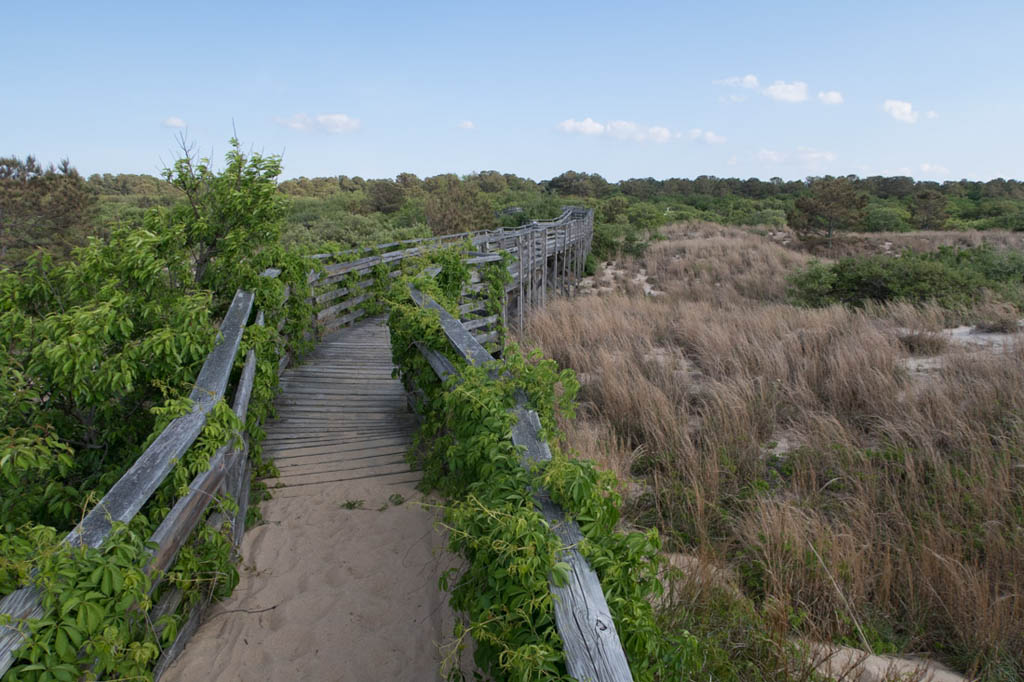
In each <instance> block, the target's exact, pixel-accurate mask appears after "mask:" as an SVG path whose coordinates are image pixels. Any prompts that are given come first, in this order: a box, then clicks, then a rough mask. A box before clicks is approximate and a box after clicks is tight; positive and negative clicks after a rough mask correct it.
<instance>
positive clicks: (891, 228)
mask: <svg viewBox="0 0 1024 682" xmlns="http://www.w3.org/2000/svg"><path fill="white" fill-rule="evenodd" d="M864 230H865V231H867V232H908V231H909V230H910V212H909V211H907V209H905V208H903V207H902V206H899V207H897V206H890V205H886V204H877V203H872V204H870V205H869V206H868V215H867V220H866V221H865V223H864Z"/></svg>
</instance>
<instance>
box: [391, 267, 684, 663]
mask: <svg viewBox="0 0 1024 682" xmlns="http://www.w3.org/2000/svg"><path fill="white" fill-rule="evenodd" d="M435 262H438V263H440V264H442V269H441V272H440V273H439V274H438V276H437V280H438V281H433V280H431V279H430V278H428V277H423V276H421V277H416V278H406V279H405V280H404V281H401V282H398V283H396V284H395V286H393V287H392V289H391V293H390V296H389V305H390V309H391V313H390V316H389V325H390V328H391V335H392V351H393V357H394V362H395V365H396V367H397V368H398V370H397V371H398V372H400V374H401V376H402V378H403V381H404V382H405V383H406V386H407V388H409V389H411V390H413V391H415V392H418V393H419V395H421V396H422V399H421V400H420V401H419V403H418V408H417V409H418V411H419V412H420V414H421V416H422V425H421V428H420V430H419V432H418V433H417V435H416V438H415V444H414V449H413V452H416V453H417V457H418V458H419V462H420V464H421V466H422V468H423V470H424V482H423V485H424V487H427V488H429V487H436V488H437V489H439V490H440V491H441V492H442V493H443V494H444V495H445V496H446V498H447V504H446V506H445V508H444V527H445V528H446V530H447V531H448V534H449V549H450V550H452V551H453V552H456V553H459V554H461V555H462V556H463V557H464V558H465V559H466V561H467V564H466V566H465V567H464V568H463V569H452V570H450V571H448V572H447V573H446V574H445V575H444V577H443V578H442V581H441V587H442V589H446V590H450V591H451V604H452V606H453V607H454V608H455V609H457V610H460V611H462V612H464V613H465V620H464V621H462V622H460V623H459V624H458V625H457V626H456V628H455V631H454V636H455V643H454V645H453V649H454V650H453V652H452V655H451V657H450V658H451V660H457V658H458V653H459V652H460V651H461V650H462V649H463V648H464V647H465V646H466V637H468V636H471V637H472V638H473V640H474V641H475V643H476V646H475V653H474V657H475V663H476V665H477V666H478V667H479V668H480V669H481V670H482V671H483V672H484V673H485V674H488V675H490V676H492V677H493V678H494V679H498V680H567V679H569V677H568V675H567V672H566V666H565V661H564V655H563V653H562V651H563V650H562V643H561V639H560V637H559V635H558V632H557V630H556V627H555V621H554V615H553V606H552V596H551V592H550V587H549V581H551V582H554V583H555V584H560V583H562V582H564V580H565V578H566V571H567V570H568V568H569V567H568V565H567V564H564V563H561V562H559V561H558V554H559V551H560V550H561V549H562V546H561V543H560V541H559V540H558V538H557V536H555V534H554V533H552V532H551V529H550V527H549V526H548V523H547V521H546V520H545V519H544V517H543V516H542V515H541V514H540V513H539V512H538V510H537V508H536V506H535V501H534V498H533V494H534V492H535V491H537V490H539V489H541V488H546V489H547V490H548V491H549V494H550V496H551V498H552V499H553V501H555V502H556V503H558V504H559V505H561V506H562V508H563V509H564V511H565V512H566V514H567V517H568V518H569V519H572V520H575V521H577V522H578V523H579V525H580V528H581V530H582V532H583V534H584V536H585V540H584V541H583V543H582V545H581V546H580V547H579V549H580V551H581V552H582V553H583V554H584V555H585V556H586V557H587V558H588V560H589V561H590V562H591V565H592V566H593V568H594V569H595V570H596V571H597V573H598V575H599V577H600V579H601V584H602V587H603V588H604V592H605V595H606V598H607V601H608V605H609V607H610V609H611V612H612V614H613V617H614V620H615V626H616V629H617V630H618V632H620V633H622V634H623V637H622V643H623V646H624V649H625V651H626V653H627V656H628V658H629V661H630V664H631V668H632V672H633V675H634V678H635V679H637V680H654V679H660V678H664V679H669V678H670V677H671V675H673V674H674V675H675V676H676V678H677V679H678V676H679V674H681V671H682V670H683V669H684V668H685V667H686V665H687V664H688V661H690V659H691V658H692V656H693V655H695V651H696V644H695V643H694V642H692V641H691V640H690V639H687V638H686V637H685V636H684V637H682V638H680V637H675V638H673V639H669V638H668V637H667V636H666V635H665V634H664V633H662V632H661V630H660V629H659V628H658V626H657V623H656V621H655V617H654V612H653V608H652V605H651V602H652V600H653V599H655V598H656V597H657V595H659V594H660V592H661V590H662V586H661V583H660V581H659V580H658V573H659V570H660V569H661V561H660V559H659V555H658V550H659V548H660V541H659V539H658V535H657V532H656V531H654V530H651V531H647V532H623V531H621V530H617V524H618V520H619V513H618V509H619V507H620V502H621V501H620V499H619V497H618V495H617V493H616V492H615V490H616V488H617V486H618V483H617V481H616V479H615V477H614V475H612V474H610V473H608V472H601V471H598V470H597V469H596V468H595V467H594V466H593V464H592V463H590V462H588V461H584V460H580V459H576V458H574V457H569V456H568V452H569V445H568V443H567V442H566V439H565V435H564V433H563V432H562V431H561V430H560V429H559V427H558V421H559V419H570V418H572V416H573V414H574V409H575V396H576V393H577V391H578V389H579V384H578V382H577V381H576V378H575V375H574V373H573V372H572V371H571V370H559V368H558V367H557V365H556V363H555V362H554V361H553V360H550V359H545V358H543V357H542V356H541V355H540V354H539V353H530V354H524V353H523V352H522V351H521V350H520V349H519V348H518V347H517V346H515V345H510V346H508V347H506V348H505V349H504V354H503V356H502V360H501V361H500V362H496V363H493V365H489V366H483V367H478V366H470V365H468V364H467V363H466V362H465V361H464V360H462V359H461V358H460V357H459V356H458V355H457V354H456V353H454V351H453V350H452V348H451V345H450V344H449V342H448V340H447V337H446V336H445V335H444V333H443V331H442V329H441V326H440V323H439V320H438V315H437V313H436V312H435V311H431V310H428V309H424V308H420V307H419V306H416V305H414V304H413V302H412V301H411V299H410V296H409V293H408V292H409V289H408V287H409V284H410V283H411V284H414V285H415V286H416V287H417V288H418V289H419V290H421V291H422V292H423V293H425V294H427V295H429V296H431V297H432V298H434V299H435V300H436V301H437V302H438V303H439V304H441V305H442V306H443V307H445V308H446V309H447V310H449V311H452V310H454V309H455V308H456V300H457V299H456V298H455V297H454V296H453V293H455V295H457V293H456V292H457V291H458V290H459V289H457V288H456V287H455V286H453V285H452V284H451V280H450V279H448V278H449V277H451V273H452V272H455V273H459V272H460V271H459V270H458V269H456V266H454V264H453V262H452V261H451V259H447V258H444V257H442V258H437V259H435ZM495 265H496V266H497V265H498V264H495ZM500 265H501V266H505V263H501V264H500ZM446 267H451V268H453V270H452V271H449V274H448V275H447V276H446V273H445V268H446ZM495 270H497V267H495ZM505 272H507V267H505ZM496 275H497V272H494V273H493V275H492V276H494V282H495V285H494V286H493V287H489V290H490V299H491V301H494V300H497V293H498V290H499V287H501V289H500V291H501V295H502V296H504V283H503V282H502V279H503V278H501V277H499V276H496ZM460 277H461V275H458V276H457V277H454V278H453V279H459V278H460ZM421 346H426V347H429V348H431V349H433V350H435V351H437V352H440V353H442V354H443V355H445V356H446V357H447V358H448V359H449V360H450V361H451V362H452V364H453V365H454V366H455V367H456V368H457V370H458V372H457V375H455V376H453V377H450V378H449V379H448V380H447V381H446V382H445V383H443V384H442V382H441V381H440V380H439V379H438V378H437V376H436V374H435V373H434V371H433V370H432V369H431V367H430V365H429V363H428V362H427V361H426V360H425V358H424V357H423V354H422V353H421V352H420V347H421ZM524 394H525V395H526V396H527V398H528V402H529V406H530V407H531V408H532V409H534V410H536V411H537V413H538V415H539V416H540V419H541V423H542V426H543V434H542V435H543V436H544V437H545V438H546V439H547V441H548V443H549V445H550V446H551V450H552V453H553V456H554V458H553V460H552V461H551V462H549V463H547V464H545V465H538V466H534V467H533V468H531V469H529V470H528V469H525V468H523V466H522V465H521V463H520V453H519V451H518V449H517V448H516V446H515V445H513V443H512V441H511V438H510V431H511V427H512V425H513V423H514V420H515V417H514V416H513V415H512V413H511V410H512V408H513V407H515V406H516V404H517V398H518V396H520V395H524ZM663 676H664V677H663ZM449 677H450V678H451V679H458V678H459V677H460V673H459V671H458V669H457V667H452V668H451V669H450V670H449Z"/></svg>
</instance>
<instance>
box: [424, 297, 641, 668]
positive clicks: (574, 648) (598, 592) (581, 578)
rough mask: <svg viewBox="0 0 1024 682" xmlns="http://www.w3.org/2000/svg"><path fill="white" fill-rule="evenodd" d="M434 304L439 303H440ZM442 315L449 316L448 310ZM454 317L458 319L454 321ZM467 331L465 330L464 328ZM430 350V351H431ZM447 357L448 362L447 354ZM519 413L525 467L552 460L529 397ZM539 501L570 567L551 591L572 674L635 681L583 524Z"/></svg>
mask: <svg viewBox="0 0 1024 682" xmlns="http://www.w3.org/2000/svg"><path fill="white" fill-rule="evenodd" d="M416 294H419V296H416V295H414V300H416V303H417V304H418V305H421V306H423V307H430V303H433V301H431V300H430V299H429V297H427V296H425V295H423V294H420V293H419V292H416ZM434 305H435V306H437V304H436V303H434ZM437 307H440V306H437ZM441 314H443V315H447V313H446V312H442V313H441ZM448 317H451V316H450V315H449V316H448ZM455 322H456V323H457V322H458V321H457V320H455ZM460 326H461V325H460ZM442 328H444V322H442ZM463 331H464V332H465V331H466V330H465V329H464V328H463ZM467 333H468V332H467ZM445 336H447V337H448V339H449V341H451V343H452V346H453V347H454V348H455V349H456V351H457V352H459V354H460V355H462V356H463V357H464V358H466V359H467V361H470V362H473V363H474V364H481V363H482V362H486V361H487V360H489V359H491V358H490V355H489V354H487V352H486V351H484V352H483V353H480V350H478V349H477V348H475V347H474V343H475V342H476V340H475V339H474V340H473V343H470V342H469V341H467V340H466V338H465V334H459V333H458V332H457V331H455V330H453V333H449V330H448V329H445ZM471 336H472V335H471V334H470V337H471ZM476 345H479V344H476ZM417 347H419V348H420V351H421V352H423V353H424V357H427V359H428V362H430V364H431V367H432V368H434V371H435V372H436V373H437V374H438V376H441V377H442V378H443V377H446V376H448V375H449V374H450V372H451V371H454V368H451V369H448V368H447V367H444V366H443V365H442V366H441V367H437V366H435V362H436V361H437V356H440V357H441V358H443V356H441V355H440V353H436V351H432V350H431V349H428V348H425V347H423V346H421V345H419V344H417ZM425 351H430V353H429V354H428V353H427V352H425ZM484 356H486V357H484ZM470 358H472V360H470ZM444 360H445V361H447V359H446V358H444ZM439 364H440V363H439ZM448 364H450V363H448ZM514 413H515V415H516V417H517V419H516V424H515V425H514V426H513V428H512V432H511V434H510V436H511V438H512V442H513V443H514V444H515V445H517V446H519V447H521V448H522V455H521V461H522V463H523V466H530V465H531V464H532V463H535V462H541V461H546V460H550V459H551V450H550V448H549V447H548V445H547V443H546V442H544V441H543V440H541V438H540V429H541V424H540V419H539V418H538V416H537V414H536V412H534V411H532V410H529V409H527V408H526V407H525V396H521V399H520V403H519V405H518V407H516V408H515V412H514ZM534 500H535V503H536V504H537V506H538V508H539V509H540V511H541V513H542V514H543V515H544V517H545V518H546V519H547V520H548V522H549V523H550V524H551V530H552V532H554V533H555V535H556V536H557V537H558V538H559V539H560V540H561V542H562V545H563V549H562V551H561V552H560V553H559V555H558V559H559V560H560V561H563V562H565V563H567V564H568V565H569V567H570V570H569V573H568V580H567V582H566V584H564V585H561V586H559V585H555V584H554V582H552V583H551V593H552V595H554V597H555V600H554V609H555V625H556V627H557V628H558V634H559V635H560V636H561V637H562V641H563V646H564V647H565V660H566V666H567V668H568V671H569V674H570V675H572V676H573V677H575V678H576V679H579V680H593V681H594V682H626V681H629V682H631V681H632V679H633V676H632V673H631V672H630V670H629V663H628V661H627V660H626V654H625V652H624V651H623V649H622V643H621V641H620V640H619V636H618V633H617V632H616V630H615V624H614V622H613V620H612V616H611V611H610V609H609V608H608V603H607V600H606V599H605V597H604V592H603V590H602V589H601V583H600V581H599V580H598V577H597V574H596V573H595V572H594V570H593V569H591V568H590V565H589V564H588V563H587V561H586V559H584V558H583V556H582V555H581V554H580V553H579V551H578V550H577V549H576V547H577V546H578V544H579V542H580V541H581V540H582V539H583V535H582V533H581V532H580V529H579V526H578V525H577V524H576V523H575V522H566V518H565V514H564V512H563V511H562V510H561V509H560V508H559V507H558V506H557V505H555V504H554V503H553V502H552V501H551V499H550V497H549V496H548V495H547V493H546V492H544V491H543V490H538V491H535V494H534Z"/></svg>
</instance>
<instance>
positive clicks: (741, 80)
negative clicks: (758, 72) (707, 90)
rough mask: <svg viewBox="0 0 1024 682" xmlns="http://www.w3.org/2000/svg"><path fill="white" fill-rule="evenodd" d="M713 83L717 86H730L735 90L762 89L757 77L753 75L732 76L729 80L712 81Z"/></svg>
mask: <svg viewBox="0 0 1024 682" xmlns="http://www.w3.org/2000/svg"><path fill="white" fill-rule="evenodd" d="M712 83H714V84H715V85H728V86H730V87H733V88H747V89H749V90H757V89H758V88H759V87H761V84H760V82H759V81H758V80H757V76H755V75H754V74H752V73H748V74H747V75H746V76H730V77H729V78H722V79H721V80H717V81H712Z"/></svg>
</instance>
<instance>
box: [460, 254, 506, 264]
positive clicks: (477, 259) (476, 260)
mask: <svg viewBox="0 0 1024 682" xmlns="http://www.w3.org/2000/svg"><path fill="white" fill-rule="evenodd" d="M500 260H501V254H497V253H492V254H488V255H485V256H474V257H473V258H464V259H462V262H463V263H465V264H466V265H480V264H481V263H496V262H497V261H500Z"/></svg>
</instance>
